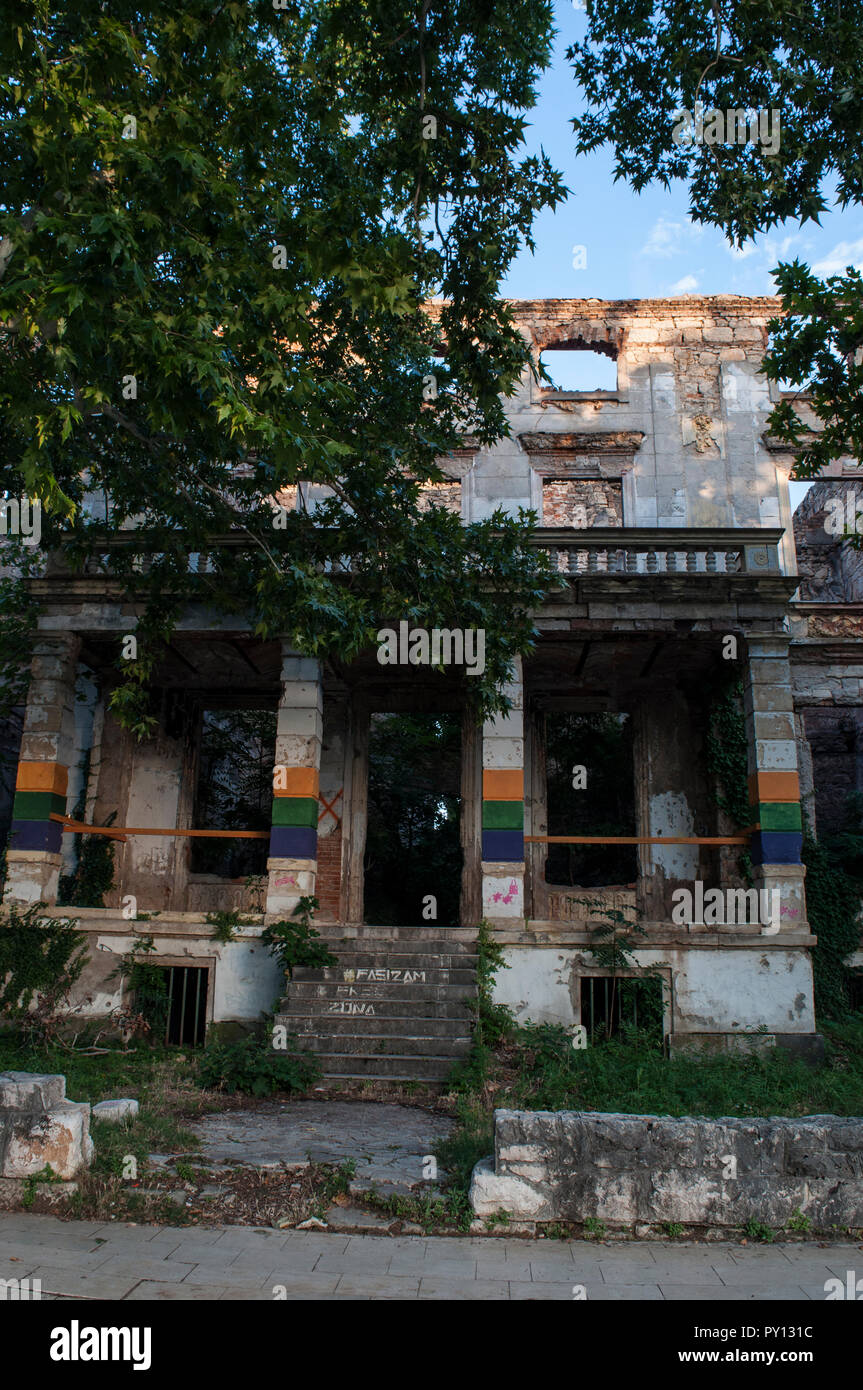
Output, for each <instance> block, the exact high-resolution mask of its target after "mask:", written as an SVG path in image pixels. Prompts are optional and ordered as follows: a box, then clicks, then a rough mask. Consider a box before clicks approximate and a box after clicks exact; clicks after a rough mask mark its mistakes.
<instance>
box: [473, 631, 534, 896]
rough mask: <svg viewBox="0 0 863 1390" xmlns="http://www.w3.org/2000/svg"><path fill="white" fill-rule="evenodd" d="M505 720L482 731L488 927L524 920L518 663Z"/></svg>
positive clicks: (521, 719) (501, 717) (508, 690)
mask: <svg viewBox="0 0 863 1390" xmlns="http://www.w3.org/2000/svg"><path fill="white" fill-rule="evenodd" d="M506 694H507V696H508V698H509V699H510V700H511V702H512V706H511V709H510V711H509V713H508V714H505V715H497V716H496V717H495V718H494V719H487V720H486V721H485V723H484V724H483V730H482V907H483V916H484V917H486V918H487V919H488V920H489V921H492V922H493V921H494V920H495V919H502V920H505V921H511V920H512V919H513V918H519V917H520V918H522V919H523V918H524V694H523V684H522V671H521V658H517V659H516V663H515V669H514V675H513V678H512V680H511V681H510V683H509V685H508V686H507V687H506Z"/></svg>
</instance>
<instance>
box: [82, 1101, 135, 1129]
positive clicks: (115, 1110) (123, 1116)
mask: <svg viewBox="0 0 863 1390" xmlns="http://www.w3.org/2000/svg"><path fill="white" fill-rule="evenodd" d="M138 1109H139V1106H138V1102H137V1101H136V1100H131V1099H128V1098H126V1097H124V1098H122V1099H119V1100H100V1101H99V1102H98V1104H96V1105H94V1106H93V1119H94V1120H107V1121H108V1123H109V1124H122V1122H123V1121H124V1120H134V1119H137V1116H138Z"/></svg>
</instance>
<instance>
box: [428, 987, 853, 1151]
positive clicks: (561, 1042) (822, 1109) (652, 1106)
mask: <svg viewBox="0 0 863 1390" xmlns="http://www.w3.org/2000/svg"><path fill="white" fill-rule="evenodd" d="M824 1031H825V1040H826V1048H827V1056H826V1060H825V1063H824V1065H823V1066H820V1067H812V1066H810V1065H807V1064H806V1063H805V1062H802V1061H800V1060H799V1059H795V1058H793V1057H791V1056H790V1055H789V1054H788V1053H787V1052H785V1051H783V1050H782V1049H781V1048H765V1049H762V1048H761V1047H760V1046H757V1045H756V1043H757V1035H753V1046H752V1049H751V1050H749V1051H745V1052H737V1053H733V1054H726V1055H719V1056H697V1055H681V1054H678V1055H676V1056H673V1057H666V1056H664V1055H663V1053H662V1052H659V1051H657V1050H656V1049H655V1048H653V1047H651V1045H650V1044H651V1037H650V1034H649V1032H648V1033H646V1034H645V1033H641V1034H640V1035H639V1034H637V1033H635V1032H634V1031H632V1030H628V1029H627V1030H625V1031H624V1033H623V1034H622V1035H621V1036H619V1037H613V1038H610V1039H609V1040H608V1041H602V1042H600V1043H598V1044H597V1045H596V1046H591V1047H587V1048H586V1049H581V1050H576V1049H574V1048H573V1046H572V1038H571V1036H570V1034H569V1033H568V1032H567V1031H566V1029H565V1028H562V1027H559V1026H556V1025H551V1024H535V1025H528V1026H523V1027H519V1028H515V1029H514V1030H513V1033H512V1035H511V1037H510V1039H509V1040H508V1041H507V1042H506V1043H504V1044H502V1045H501V1046H500V1047H499V1048H498V1049H497V1051H496V1052H495V1053H494V1054H493V1056H492V1057H491V1059H490V1061H487V1065H486V1068H485V1071H484V1074H483V1076H482V1078H481V1079H480V1078H479V1077H478V1076H477V1073H476V1071H475V1069H474V1068H473V1067H472V1066H471V1060H472V1059H470V1058H469V1059H467V1061H466V1063H465V1064H464V1066H463V1067H462V1068H460V1069H459V1071H458V1072H457V1073H456V1074H455V1075H454V1077H453V1080H452V1085H453V1089H454V1090H456V1091H457V1092H459V1093H460V1094H461V1095H463V1096H465V1097H468V1098H470V1099H472V1100H474V1101H475V1100H477V1099H482V1101H483V1102H484V1103H488V1105H489V1113H490V1108H491V1105H492V1104H493V1106H497V1107H500V1106H504V1107H507V1108H513V1109H526V1110H606V1111H618V1112H622V1113H627V1114H634V1115H646V1114H657V1115H701V1116H704V1117H706V1118H711V1117H717V1116H722V1115H741V1116H747V1115H791V1116H793V1115H811V1114H834V1115H856V1114H859V1112H860V1098H861V1095H863V1016H861V1015H859V1014H857V1015H854V1016H852V1017H851V1018H849V1019H848V1020H846V1021H845V1022H843V1023H836V1024H831V1023H828V1024H825V1028H824ZM475 1118H476V1117H474V1119H475ZM486 1152H487V1153H488V1152H491V1150H490V1149H487V1150H486Z"/></svg>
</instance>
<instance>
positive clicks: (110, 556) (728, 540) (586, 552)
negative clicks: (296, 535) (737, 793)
mask: <svg viewBox="0 0 863 1390" xmlns="http://www.w3.org/2000/svg"><path fill="white" fill-rule="evenodd" d="M783 534H784V532H783V531H782V530H781V529H779V528H768V527H764V528H762V529H754V528H749V529H736V528H734V527H728V528H725V529H721V528H709V529H707V528H698V527H679V528H677V527H667V528H663V527H650V526H638V527H613V526H594V527H589V528H587V529H585V530H578V529H575V528H573V527H561V528H555V527H543V528H540V529H539V530H537V531H535V532H534V534H533V536H532V538H531V544H532V545H534V546H536V547H538V548H539V549H541V550H546V551H548V552H549V554H550V555H551V557H552V565H553V567H554V569H555V570H556V571H557V572H558V573H559V574H561V575H562V576H578V577H582V576H590V575H596V576H614V577H615V578H617V577H620V576H627V575H642V576H645V575H646V576H648V577H653V576H666V575H667V576H672V575H673V576H678V577H680V576H683V577H686V576H689V575H708V576H710V575H724V576H745V577H747V578H752V577H753V576H764V575H769V576H771V577H772V576H777V575H780V574H781V573H782V568H781V564H780V558H779V542H780V541H781V539H782V536H783ZM254 544H255V542H254V541H252V540H250V538H249V536H248V535H246V534H245V533H242V532H236V533H232V534H227V535H223V536H214V537H213V538H212V542H211V549H210V550H209V551H208V552H206V553H205V552H199V551H193V552H190V553H189V555H188V564H187V568H188V572H189V573H190V574H201V575H203V574H212V573H213V572H214V571H215V570H216V569H217V567H218V563H219V553H220V552H224V551H226V550H234V549H241V550H242V549H248V548H249V547H250V546H252V545H254ZM119 551H125V552H126V554H127V558H128V555H129V552H131V555H132V568H133V570H134V571H135V572H137V573H139V574H144V573H146V572H147V571H148V570H149V569H150V567H151V564H152V562H153V559H154V558H155V556H156V555H157V554H158V548H157V543H156V542H155V540H153V539H148V538H147V537H146V536H143V535H141V534H139V533H136V532H135V531H134V530H131V529H130V530H128V531H122V532H119V533H117V534H116V535H115V536H112V537H111V538H110V539H109V540H107V541H106V546H105V549H104V551H103V552H101V553H98V552H97V553H94V554H92V555H90V556H89V557H88V559H87V561H86V562H85V566H84V571H83V572H84V574H89V575H93V574H105V575H110V573H111V571H112V569H113V568H114V565H113V560H114V557H115V556H116V554H117V552H119ZM351 568H352V565H351V559H350V556H348V555H345V556H341V557H340V558H339V559H336V560H333V559H327V560H326V561H324V562H322V564H321V569H322V571H323V572H325V573H344V574H349V573H350V572H351ZM64 569H65V566H64V563H63V560H62V558H61V556H60V555H54V556H53V557H52V560H51V568H50V570H49V573H50V572H51V571H53V572H54V573H55V574H57V573H59V572H61V571H62V570H64Z"/></svg>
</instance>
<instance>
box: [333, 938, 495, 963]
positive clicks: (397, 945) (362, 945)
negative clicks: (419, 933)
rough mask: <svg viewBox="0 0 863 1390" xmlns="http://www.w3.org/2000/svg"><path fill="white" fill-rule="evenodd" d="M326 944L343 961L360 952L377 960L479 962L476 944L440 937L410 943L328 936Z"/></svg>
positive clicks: (386, 939)
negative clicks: (457, 959)
mask: <svg viewBox="0 0 863 1390" xmlns="http://www.w3.org/2000/svg"><path fill="white" fill-rule="evenodd" d="M323 940H324V943H325V945H326V947H327V950H328V951H332V952H333V954H334V955H337V956H339V957H341V956H342V955H350V954H351V953H352V952H356V953H366V954H370V955H375V956H382V955H388V954H390V953H393V954H396V955H401V956H414V955H428V956H435V957H438V958H439V957H440V956H463V957H466V958H467V959H469V960H471V961H475V960H476V959H477V953H476V943H475V942H473V941H446V940H443V939H439V938H437V937H434V938H423V939H422V940H417V941H408V940H406V939H405V938H404V937H399V938H398V939H396V940H394V939H391V938H389V937H387V938H381V939H380V940H377V939H372V938H370V937H347V938H345V937H341V936H338V937H333V936H327V937H323Z"/></svg>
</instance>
